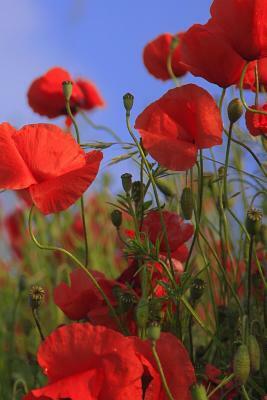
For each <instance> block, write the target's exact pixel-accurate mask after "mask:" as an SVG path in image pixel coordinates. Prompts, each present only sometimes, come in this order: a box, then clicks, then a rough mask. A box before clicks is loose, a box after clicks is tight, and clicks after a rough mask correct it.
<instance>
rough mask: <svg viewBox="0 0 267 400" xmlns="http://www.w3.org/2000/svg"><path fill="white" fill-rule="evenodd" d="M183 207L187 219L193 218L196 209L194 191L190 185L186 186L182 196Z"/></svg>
mask: <svg viewBox="0 0 267 400" xmlns="http://www.w3.org/2000/svg"><path fill="white" fill-rule="evenodd" d="M181 208H182V212H183V216H184V218H185V219H191V218H192V214H193V209H194V199H193V193H192V190H191V188H190V187H185V188H184V190H183V193H182V196H181Z"/></svg>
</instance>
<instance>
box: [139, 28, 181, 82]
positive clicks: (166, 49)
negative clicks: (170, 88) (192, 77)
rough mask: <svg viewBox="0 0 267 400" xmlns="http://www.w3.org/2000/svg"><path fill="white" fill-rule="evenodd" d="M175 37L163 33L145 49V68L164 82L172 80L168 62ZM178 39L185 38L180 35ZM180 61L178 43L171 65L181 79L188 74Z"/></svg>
mask: <svg viewBox="0 0 267 400" xmlns="http://www.w3.org/2000/svg"><path fill="white" fill-rule="evenodd" d="M174 37H175V36H174V35H171V34H170V33H163V34H162V35H159V36H157V37H156V38H155V39H154V40H151V42H149V43H148V44H147V45H146V46H145V47H144V51H143V61H144V64H145V67H146V68H147V70H148V72H149V73H150V74H151V75H153V76H154V77H155V78H158V79H162V80H163V81H166V80H168V79H170V78H171V76H170V74H169V71H168V68H167V60H168V56H169V54H170V47H171V43H172V40H173V38H174ZM176 37H177V38H178V40H179V41H180V40H181V39H182V37H183V33H178V34H177V35H176ZM180 61H181V56H180V43H178V45H177V46H176V48H175V50H174V52H173V55H172V63H171V65H172V71H173V73H174V75H175V76H177V77H181V76H183V75H185V73H186V72H187V69H186V67H185V66H184V65H182V64H181V62H180Z"/></svg>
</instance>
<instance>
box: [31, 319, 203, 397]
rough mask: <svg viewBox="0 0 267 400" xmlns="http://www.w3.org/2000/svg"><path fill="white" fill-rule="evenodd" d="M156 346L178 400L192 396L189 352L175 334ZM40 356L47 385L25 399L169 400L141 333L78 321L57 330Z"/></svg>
mask: <svg viewBox="0 0 267 400" xmlns="http://www.w3.org/2000/svg"><path fill="white" fill-rule="evenodd" d="M157 350H158V353H159V357H160V359H161V364H162V368H163V370H164V373H165V376H166V379H167V382H168V384H169V387H170V390H171V392H172V395H173V397H174V399H175V400H190V399H191V396H190V393H189V387H190V386H191V385H192V384H193V383H194V382H195V375H194V369H193V367H192V364H191V362H190V360H189V357H188V354H187V351H186V350H185V348H184V347H183V345H182V344H181V342H180V341H179V340H178V339H176V338H175V337H174V336H173V335H172V334H170V333H163V334H162V335H161V337H160V339H159V340H158V341H157ZM37 357H38V363H39V365H40V367H41V368H42V369H43V371H44V373H45V374H46V375H47V377H48V384H47V385H46V386H45V387H43V388H39V389H35V390H32V392H31V393H30V394H28V397H27V396H26V397H24V400H26V399H27V400H29V399H39V398H40V396H43V398H44V399H46V397H47V398H48V399H52V400H57V399H59V398H70V399H71V400H106V399H109V400H125V398H127V399H128V400H142V399H144V400H167V397H166V394H165V391H164V389H163V387H162V383H161V379H160V376H159V373H158V369H157V366H156V364H155V361H154V358H153V355H152V352H151V345H150V343H149V342H148V341H146V342H144V341H142V340H141V339H139V338H137V337H125V336H123V335H121V334H120V333H118V332H115V331H113V330H111V329H107V328H105V327H102V326H97V327H94V326H92V325H90V324H88V323H86V324H78V323H75V324H71V325H69V326H63V327H60V328H58V329H56V330H55V331H54V332H52V334H51V335H50V336H48V337H47V338H46V339H45V341H44V342H43V343H42V344H41V346H40V347H39V350H38V356H37ZM74 382H75V384H74ZM30 396H32V397H30ZM41 398H42V397H41Z"/></svg>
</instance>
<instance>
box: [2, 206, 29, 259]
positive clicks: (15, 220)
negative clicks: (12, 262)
mask: <svg viewBox="0 0 267 400" xmlns="http://www.w3.org/2000/svg"><path fill="white" fill-rule="evenodd" d="M4 225H5V228H6V231H7V234H8V238H9V243H10V247H11V248H12V250H13V252H14V253H15V254H16V256H17V257H18V258H19V259H21V258H22V256H23V248H24V246H25V221H24V211H23V209H21V208H15V210H14V211H13V212H12V213H11V214H9V215H8V216H7V217H6V218H5V219H4Z"/></svg>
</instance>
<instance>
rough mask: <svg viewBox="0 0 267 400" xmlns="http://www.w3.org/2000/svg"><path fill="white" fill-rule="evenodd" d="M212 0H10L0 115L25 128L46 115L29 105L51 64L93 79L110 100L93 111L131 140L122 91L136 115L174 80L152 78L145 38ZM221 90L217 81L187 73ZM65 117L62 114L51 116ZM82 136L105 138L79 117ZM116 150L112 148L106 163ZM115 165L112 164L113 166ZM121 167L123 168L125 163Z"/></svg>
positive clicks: (205, 11)
mask: <svg viewBox="0 0 267 400" xmlns="http://www.w3.org/2000/svg"><path fill="white" fill-rule="evenodd" d="M210 4H211V1H210V0H186V1H181V0H180V1H179V0H164V1H162V0H135V1H130V0H112V1H111V0H45V1H40V0H39V1H36V0H23V1H21V0H9V1H8V2H4V3H3V4H2V5H1V13H2V18H1V24H0V35H1V42H0V51H1V55H2V57H1V64H0V68H1V108H0V120H1V121H8V122H10V123H11V124H13V125H15V126H17V127H20V126H22V125H24V124H27V123H32V122H46V121H47V120H46V119H45V118H42V117H40V116H38V115H37V114H34V113H33V112H32V111H31V109H30V108H29V107H28V105H27V99H26V92H27V89H28V87H29V85H30V83H31V81H32V80H33V79H35V78H36V77H38V76H39V75H41V74H43V73H44V72H45V71H47V70H48V69H49V68H51V67H53V66H62V67H64V68H66V69H67V70H69V72H70V73H71V74H72V75H73V77H78V76H82V77H85V78H88V79H91V80H92V81H94V82H95V84H96V85H97V86H98V88H99V89H100V91H101V93H102V95H103V97H104V98H105V100H106V102H107V107H106V108H105V109H103V110H101V111H97V112H94V113H93V114H91V118H92V119H93V120H94V121H95V122H97V123H103V124H106V125H108V126H110V127H111V128H113V129H114V130H115V131H116V132H117V133H118V134H119V135H120V136H121V137H123V138H124V139H125V140H127V139H128V135H127V132H126V129H125V124H124V109H123V106H122V96H123V94H124V93H126V92H128V91H130V92H131V93H133V94H134V96H135V106H134V111H133V119H134V117H135V116H136V115H138V113H140V112H141V111H142V110H143V109H144V108H145V107H146V106H147V105H148V104H149V103H150V102H152V101H154V100H155V99H156V98H158V97H160V96H161V95H162V94H163V93H164V92H165V91H166V90H167V89H169V88H170V87H171V83H170V82H168V83H162V82H161V81H158V80H156V79H154V78H153V77H151V76H150V75H149V74H148V73H147V71H146V70H145V68H144V66H143V63H142V50H143V47H144V45H145V44H146V43H147V42H148V41H149V40H151V39H153V38H154V37H155V36H157V35H158V34H160V33H163V32H172V33H175V32H178V31H183V30H186V29H187V28H189V27H190V26H191V25H192V24H194V23H205V22H206V21H207V20H208V18H209V7H210ZM186 81H191V82H192V81H193V82H197V83H199V84H200V85H202V86H204V87H206V88H208V90H209V91H210V92H211V93H212V94H218V93H219V92H218V88H217V87H216V86H214V85H208V84H207V83H206V82H204V81H203V80H201V79H195V78H193V77H192V76H191V75H188V77H187V78H186ZM53 122H54V123H57V124H63V120H62V119H60V118H59V119H55V120H53ZM80 127H81V131H82V138H83V140H84V141H93V140H101V139H106V140H110V138H109V137H108V136H107V135H101V134H100V133H99V132H96V131H92V129H91V128H90V127H88V126H87V125H85V124H84V123H83V121H80ZM113 155H114V153H113V150H112V151H108V152H107V155H106V158H105V162H104V164H103V167H102V170H103V169H104V167H105V166H106V165H107V162H108V160H109V159H110V158H111V157H112V156H113ZM116 168H117V167H113V168H112V170H111V171H115V170H116ZM120 168H124V167H123V166H121V167H120ZM120 168H119V169H120Z"/></svg>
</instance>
